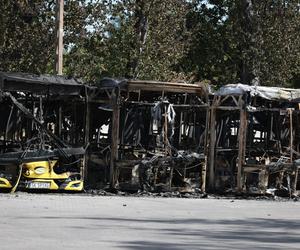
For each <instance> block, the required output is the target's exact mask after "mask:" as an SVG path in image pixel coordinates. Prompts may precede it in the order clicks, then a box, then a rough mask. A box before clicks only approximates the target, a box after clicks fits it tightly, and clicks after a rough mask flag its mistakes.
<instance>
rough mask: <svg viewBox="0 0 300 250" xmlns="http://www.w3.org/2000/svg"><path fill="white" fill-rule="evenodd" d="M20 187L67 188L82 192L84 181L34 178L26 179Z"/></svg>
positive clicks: (40, 188) (33, 188) (67, 189)
mask: <svg viewBox="0 0 300 250" xmlns="http://www.w3.org/2000/svg"><path fill="white" fill-rule="evenodd" d="M19 186H20V188H22V189H25V190H65V191H75V192H80V191H82V190H83V181H81V180H75V181H69V182H61V183H60V184H58V183H57V182H55V181H54V180H47V179H32V180H25V181H24V182H22V183H20V185H19Z"/></svg>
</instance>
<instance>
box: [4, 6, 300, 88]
mask: <svg viewBox="0 0 300 250" xmlns="http://www.w3.org/2000/svg"><path fill="white" fill-rule="evenodd" d="M55 5H56V1H54V0H52V1H42V0H38V1H28V0H17V1H4V2H3V4H2V5H1V6H0V10H1V13H2V14H1V22H0V32H1V34H3V35H2V36H1V37H0V58H1V61H0V70H2V71H24V72H33V73H53V68H54V57H55V37H56V33H55ZM299 8H300V7H299V1H297V0H289V1H273V0H265V1H253V0H234V1H229V0H218V1H215V0H209V1H207V0H189V1H188V0H175V1H174V0H162V1H158V0H150V1H146V0H124V1H120V0H117V1H116V0H99V1H93V0H80V1H74V0H65V28H64V32H65V37H64V42H65V60H64V73H65V74H68V75H73V76H77V77H83V78H85V79H86V80H88V81H97V80H98V79H99V78H101V77H103V76H111V77H129V78H143V79H153V80H188V81H190V82H193V81H204V80H208V81H209V82H211V83H214V84H217V85H223V84H226V83H234V82H242V83H248V84H253V83H255V84H261V85H281V86H282V85H284V86H297V84H298V85H299V78H300V77H299V75H300V39H299V38H300V31H299V27H300V10H299Z"/></svg>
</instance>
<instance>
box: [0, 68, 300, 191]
mask: <svg viewBox="0 0 300 250" xmlns="http://www.w3.org/2000/svg"><path fill="white" fill-rule="evenodd" d="M299 98H300V90H295V89H284V88H273V87H262V86H246V85H241V84H237V85H227V86H224V87H222V88H221V89H219V90H218V91H217V92H215V93H212V92H211V91H210V88H209V86H206V85H198V84H186V83H171V82H154V81H138V80H121V81H118V80H113V79H102V80H101V81H99V82H98V83H97V84H95V85H87V84H84V83H82V82H80V81H78V80H75V79H67V78H65V77H62V76H36V75H29V74H20V73H18V74H17V73H0V103H1V105H0V117H1V119H0V189H2V190H4V189H7V190H12V191H14V190H15V189H16V188H19V189H46V190H68V191H81V190H83V188H84V186H85V188H86V189H90V188H91V189H95V188H96V189H98V188H99V189H102V188H108V187H109V188H110V189H116V190H123V191H131V192H136V191H145V192H164V191H177V192H184V193H186V192H199V193H204V192H207V191H208V192H218V193H228V192H229V193H247V194H268V193H271V194H279V193H281V194H285V195H289V196H292V195H297V194H298V190H299V188H300V183H299V182H300V181H299V178H298V175H299V166H300V160H299V159H300V152H299V143H300V140H299V139H300V131H299V124H298V123H299V121H300V111H299V101H300V99H299Z"/></svg>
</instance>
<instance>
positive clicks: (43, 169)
mask: <svg viewBox="0 0 300 250" xmlns="http://www.w3.org/2000/svg"><path fill="white" fill-rule="evenodd" d="M34 172H35V173H36V174H44V173H46V169H45V168H44V167H36V168H35V169H34Z"/></svg>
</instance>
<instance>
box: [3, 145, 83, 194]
mask: <svg viewBox="0 0 300 250" xmlns="http://www.w3.org/2000/svg"><path fill="white" fill-rule="evenodd" d="M60 151H63V152H64V157H62V156H61V153H60V152H59V151H58V150H34V151H29V152H26V156H24V157H23V158H22V157H21V156H22V155H23V154H24V152H10V153H6V154H2V155H0V189H2V190H10V189H13V190H14V189H16V188H18V189H21V190H65V191H74V192H80V191H82V190H83V180H82V170H83V154H84V150H83V149H82V148H65V149H60ZM21 158H22V160H21V161H20V159H21Z"/></svg>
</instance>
